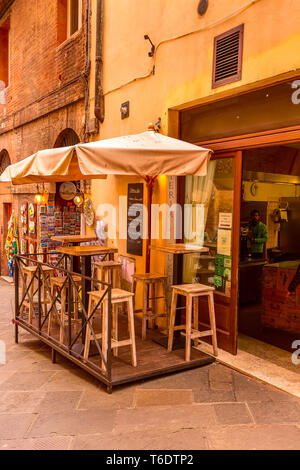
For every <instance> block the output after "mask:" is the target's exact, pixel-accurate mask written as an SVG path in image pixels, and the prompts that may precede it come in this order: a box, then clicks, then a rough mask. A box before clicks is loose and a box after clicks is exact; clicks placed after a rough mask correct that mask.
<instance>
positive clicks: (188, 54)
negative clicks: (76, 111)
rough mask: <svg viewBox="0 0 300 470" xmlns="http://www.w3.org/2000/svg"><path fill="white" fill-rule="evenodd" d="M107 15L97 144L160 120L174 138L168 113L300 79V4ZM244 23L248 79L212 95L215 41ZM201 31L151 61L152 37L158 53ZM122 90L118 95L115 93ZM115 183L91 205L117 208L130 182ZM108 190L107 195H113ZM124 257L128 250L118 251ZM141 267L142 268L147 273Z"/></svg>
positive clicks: (109, 5)
mask: <svg viewBox="0 0 300 470" xmlns="http://www.w3.org/2000/svg"><path fill="white" fill-rule="evenodd" d="M104 3H105V12H104V58H103V59H104V77H103V78H104V83H103V88H104V94H105V120H104V123H103V124H101V125H100V132H99V135H98V136H96V137H95V140H96V139H105V138H110V137H115V136H119V135H126V134H134V133H138V132H143V131H145V130H146V129H147V124H148V123H149V122H155V121H156V120H157V118H158V117H161V119H162V128H161V132H162V133H164V134H168V133H170V121H169V113H168V111H169V110H170V109H172V108H176V109H179V108H180V107H184V106H185V105H186V104H187V103H198V102H200V101H203V100H206V99H208V98H209V97H212V96H216V97H217V96H218V95H219V94H220V93H228V94H230V93H231V94H234V93H237V92H238V90H239V89H240V88H241V87H245V86H246V85H248V86H250V87H251V86H253V87H254V86H255V84H257V82H260V83H263V81H266V82H267V81H270V79H272V77H274V80H276V78H275V77H277V76H280V75H282V74H286V73H290V74H292V75H293V74H294V75H295V76H296V75H297V73H298V74H299V73H300V55H299V50H300V29H299V24H300V2H299V0H285V1H284V2H282V0H257V1H250V0H217V1H210V2H209V7H208V10H207V12H206V14H205V15H204V16H203V17H201V16H199V15H198V13H197V6H198V3H199V0H176V1H174V0H151V1H148V0H118V2H114V1H105V2H104ZM92 12H93V13H92V38H93V40H92V51H91V57H92V59H93V58H94V57H95V50H94V48H95V34H96V33H95V12H96V1H95V0H92ZM242 23H244V25H245V27H244V53H243V65H242V79H241V80H240V81H238V82H234V83H231V84H228V85H225V86H222V87H219V88H216V89H212V86H211V83H212V60H213V40H214V37H215V36H216V35H218V34H221V33H223V32H225V31H228V30H230V29H231V28H233V27H235V26H238V25H240V24H242ZM195 30H201V31H199V32H197V33H195V34H191V35H187V36H185V37H183V38H181V39H176V40H171V41H169V42H165V43H163V44H162V45H161V46H159V47H158V50H157V53H156V56H155V61H154V60H153V58H150V57H149V56H148V52H149V51H150V44H149V42H148V41H146V40H145V39H144V35H145V34H148V35H149V36H150V38H151V40H152V41H153V43H154V44H155V45H156V46H157V45H158V44H159V43H160V42H161V41H164V40H166V39H171V38H175V37H177V36H180V35H182V34H185V33H189V32H192V31H195ZM94 65H95V64H94V62H92V69H91V77H92V78H91V82H90V100H91V102H90V104H91V110H93V104H94V94H95V90H94ZM153 65H155V75H151V76H150V77H148V78H145V79H143V80H137V81H135V82H133V83H131V84H129V85H126V86H122V85H124V84H126V83H127V82H128V81H131V80H133V79H134V78H137V77H141V76H144V75H147V74H148V73H149V72H150V71H151V70H152V68H153ZM116 87H120V88H119V89H118V90H116V91H112V92H111V90H113V89H114V88H116ZM127 100H129V101H130V116H129V118H127V119H124V120H121V116H120V106H121V103H123V102H125V101H127ZM119 180H120V178H114V177H110V178H109V179H108V180H107V181H100V180H98V181H94V182H93V185H92V192H93V200H94V204H95V206H96V207H97V204H99V203H100V202H102V201H103V198H105V200H106V201H108V200H111V201H115V195H116V193H117V192H118V191H119V189H120V188H121V190H122V191H123V192H124V194H126V184H127V183H128V182H129V180H128V181H127V180H126V179H123V180H122V182H120V181H119ZM108 188H109V191H107V189H108ZM166 198H167V191H166V184H165V181H163V180H161V181H159V182H158V183H157V184H156V186H155V189H154V199H156V200H157V201H160V202H165V201H166ZM119 248H120V250H121V251H123V250H124V243H123V242H122V243H119ZM143 262H144V261H142V260H140V259H139V260H138V264H137V267H138V269H142V267H143ZM163 264H164V263H163V260H162V257H161V256H154V257H153V265H152V266H153V269H154V270H160V269H162V268H161V266H162V265H163Z"/></svg>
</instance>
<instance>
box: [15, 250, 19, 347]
mask: <svg viewBox="0 0 300 470" xmlns="http://www.w3.org/2000/svg"><path fill="white" fill-rule="evenodd" d="M14 278H15V279H14V280H15V318H14V320H15V342H16V343H18V341H19V327H18V318H19V314H20V310H19V259H18V257H17V256H16V258H15V273H14Z"/></svg>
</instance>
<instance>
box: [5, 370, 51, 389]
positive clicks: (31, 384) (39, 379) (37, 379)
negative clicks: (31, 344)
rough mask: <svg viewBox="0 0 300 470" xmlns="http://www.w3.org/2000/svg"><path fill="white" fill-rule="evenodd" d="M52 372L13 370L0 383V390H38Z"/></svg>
mask: <svg viewBox="0 0 300 470" xmlns="http://www.w3.org/2000/svg"><path fill="white" fill-rule="evenodd" d="M53 375H54V374H53V372H41V371H39V372H32V371H30V372H24V371H23V370H20V371H18V372H15V373H14V374H13V375H12V376H10V377H9V378H8V379H7V380H5V381H4V382H2V383H1V384H0V390H5V391H7V390H24V391H28V390H38V389H40V388H41V387H42V385H45V384H46V383H47V382H48V380H49V379H50V378H51V377H52V376H53Z"/></svg>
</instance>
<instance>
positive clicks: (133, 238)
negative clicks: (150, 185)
mask: <svg viewBox="0 0 300 470" xmlns="http://www.w3.org/2000/svg"><path fill="white" fill-rule="evenodd" d="M143 193H144V185H143V183H130V184H128V199H127V253H129V254H131V255H136V256H142V255H143V215H144V214H143Z"/></svg>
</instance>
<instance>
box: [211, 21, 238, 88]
mask: <svg viewBox="0 0 300 470" xmlns="http://www.w3.org/2000/svg"><path fill="white" fill-rule="evenodd" d="M243 36H244V25H243V24H242V25H240V26H237V27H236V28H234V29H231V30H230V31H227V32H226V33H223V34H220V35H219V36H216V37H215V40H214V61H213V80H212V87H213V88H216V87H218V86H221V85H225V84H226V83H231V82H235V81H237V80H240V79H241V77H242V56H243Z"/></svg>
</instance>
